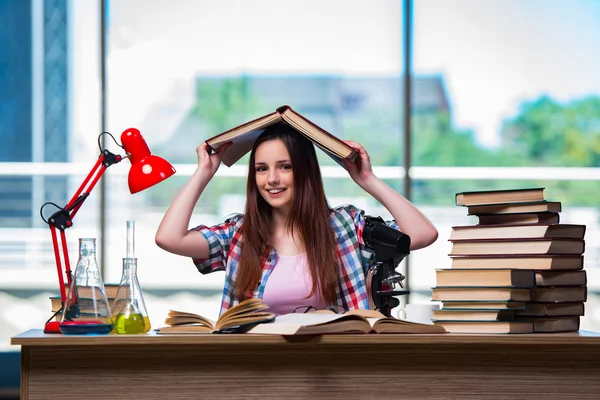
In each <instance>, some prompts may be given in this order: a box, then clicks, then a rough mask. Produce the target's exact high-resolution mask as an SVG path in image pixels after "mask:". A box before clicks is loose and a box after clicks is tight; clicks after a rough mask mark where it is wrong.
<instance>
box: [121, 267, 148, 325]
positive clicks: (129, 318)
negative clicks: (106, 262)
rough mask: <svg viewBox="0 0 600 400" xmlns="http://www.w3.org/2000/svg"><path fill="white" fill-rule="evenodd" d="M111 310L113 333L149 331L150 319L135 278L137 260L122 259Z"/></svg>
mask: <svg viewBox="0 0 600 400" xmlns="http://www.w3.org/2000/svg"><path fill="white" fill-rule="evenodd" d="M112 309H113V320H114V321H115V327H114V332H115V333H118V334H123V333H130V334H131V333H145V332H148V331H149V330H150V318H149V317H148V311H147V310H146V303H145V302H144V296H143V295H142V289H141V287H140V283H139V281H138V278H137V258H127V257H125V258H123V275H122V276H121V282H120V283H119V288H118V289H117V294H116V296H115V302H114V303H113V306H112Z"/></svg>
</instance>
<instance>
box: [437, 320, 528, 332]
mask: <svg viewBox="0 0 600 400" xmlns="http://www.w3.org/2000/svg"><path fill="white" fill-rule="evenodd" d="M434 323H435V324H436V325H440V326H443V327H444V329H446V330H447V331H448V332H450V333H533V323H532V322H529V321H477V322H473V321H437V322H434Z"/></svg>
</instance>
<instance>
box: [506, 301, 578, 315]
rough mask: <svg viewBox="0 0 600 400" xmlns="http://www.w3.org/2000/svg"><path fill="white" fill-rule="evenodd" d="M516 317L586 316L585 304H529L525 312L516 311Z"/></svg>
mask: <svg viewBox="0 0 600 400" xmlns="http://www.w3.org/2000/svg"><path fill="white" fill-rule="evenodd" d="M515 313H516V314H515V315H517V316H523V317H557V316H568V315H578V316H581V315H584V314H585V305H584V303H583V302H576V303H531V302H530V303H527V307H526V308H525V309H524V310H516V311H515Z"/></svg>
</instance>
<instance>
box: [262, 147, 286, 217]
mask: <svg viewBox="0 0 600 400" xmlns="http://www.w3.org/2000/svg"><path fill="white" fill-rule="evenodd" d="M254 167H255V170H256V173H255V177H256V187H257V189H258V192H259V193H260V195H261V196H262V198H263V199H265V201H266V202H267V203H269V205H270V206H271V207H273V208H274V209H278V210H280V211H283V212H285V213H287V212H289V210H290V209H291V206H292V200H293V198H294V197H293V196H294V172H293V170H292V160H291V158H290V154H289V153H288V151H287V148H286V147H285V145H284V144H283V141H281V139H274V140H267V141H266V142H263V143H261V144H260V145H259V146H258V147H257V148H256V154H255V160H254Z"/></svg>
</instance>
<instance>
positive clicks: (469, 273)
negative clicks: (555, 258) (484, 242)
mask: <svg viewBox="0 0 600 400" xmlns="http://www.w3.org/2000/svg"><path fill="white" fill-rule="evenodd" d="M435 278H436V287H448V286H459V287H468V286H473V287H476V286H487V287H515V288H533V287H535V271H533V270H528V269H456V268H451V269H438V270H436V271H435Z"/></svg>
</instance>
